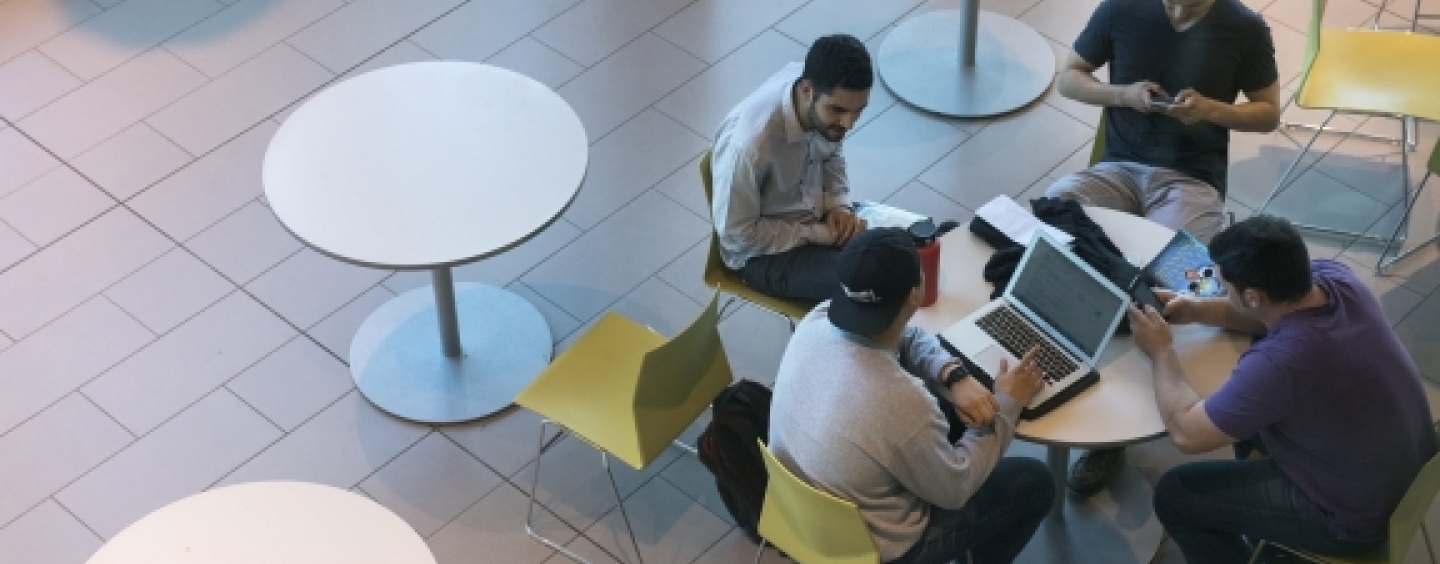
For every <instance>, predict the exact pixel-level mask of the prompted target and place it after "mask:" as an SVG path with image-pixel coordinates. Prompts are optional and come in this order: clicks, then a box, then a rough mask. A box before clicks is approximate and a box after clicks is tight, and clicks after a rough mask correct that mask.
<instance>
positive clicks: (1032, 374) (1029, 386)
mask: <svg viewBox="0 0 1440 564" xmlns="http://www.w3.org/2000/svg"><path fill="white" fill-rule="evenodd" d="M1038 356H1040V347H1039V346H1038V345H1037V346H1034V347H1031V348H1030V352H1027V353H1025V356H1024V357H1023V358H1021V359H1020V362H1018V363H1016V364H1015V366H1010V363H1009V362H1008V361H1006V360H1004V359H1001V360H1000V377H999V378H996V379H995V391H997V392H1003V393H1004V394H1005V395H1007V396H1010V398H1011V399H1014V400H1015V401H1016V402H1018V403H1019V404H1020V405H1029V404H1030V400H1031V399H1033V398H1034V397H1035V394H1038V393H1040V388H1042V387H1044V384H1043V383H1042V380H1041V379H1040V365H1039V364H1038V363H1036V362H1035V358H1036V357H1038Z"/></svg>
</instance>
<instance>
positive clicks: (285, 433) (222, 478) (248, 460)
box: [187, 386, 389, 491]
mask: <svg viewBox="0 0 1440 564" xmlns="http://www.w3.org/2000/svg"><path fill="white" fill-rule="evenodd" d="M221 388H225V390H226V391H228V392H230V393H231V394H232V395H237V397H238V394H235V392H234V390H230V389H229V388H228V387H226V386H221ZM217 389H219V388H217ZM359 392H360V390H359V389H358V388H353V387H352V388H350V389H349V390H346V391H345V393H343V394H340V397H337V398H335V399H334V400H331V401H330V403H327V404H325V406H324V407H322V408H320V409H319V410H317V411H316V412H315V413H312V414H310V416H309V417H306V418H305V420H304V421H301V422H300V423H299V424H298V425H296V426H295V430H292V431H282V432H281V433H280V434H279V435H278V436H276V437H275V439H274V440H272V441H270V442H269V443H268V444H266V445H265V446H263V447H261V448H259V449H257V450H256V451H255V452H254V453H253V454H251V455H250V456H248V457H246V458H245V460H244V461H242V462H240V463H239V464H236V465H235V466H233V467H231V468H230V469H229V470H227V471H226V472H225V473H224V474H222V475H221V476H220V477H219V478H216V479H215V480H214V481H212V482H210V484H209V485H207V486H205V489H204V490H201V491H209V490H212V489H214V488H215V487H217V486H219V485H220V483H221V482H224V481H225V480H226V479H227V478H229V477H230V476H233V475H235V472H237V471H239V470H240V469H241V468H244V467H245V466H246V465H248V464H250V463H251V462H253V461H255V459H256V458H258V457H260V455H262V454H265V453H266V452H269V451H270V449H272V448H274V447H275V445H278V444H280V442H281V441H284V440H285V439H286V438H288V437H290V436H291V435H293V434H294V433H295V431H298V430H300V428H301V427H304V426H305V425H306V424H307V423H309V422H311V421H314V420H315V418H316V417H319V416H320V414H321V413H324V412H325V411H326V410H329V409H330V408H331V407H334V406H335V405H337V404H339V403H340V402H341V401H343V400H344V399H345V398H347V397H349V396H350V395H351V394H357V393H359ZM361 397H362V399H363V396H361ZM192 405H193V404H192ZM187 409H188V407H187ZM251 409H254V408H253V407H252V408H251ZM387 416H388V414H387ZM388 463H389V462H388V461H386V462H385V463H382V465H383V464H388ZM358 483H359V482H356V484H358ZM350 487H354V485H351V486H350Z"/></svg>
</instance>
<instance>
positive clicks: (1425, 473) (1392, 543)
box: [1250, 422, 1440, 564]
mask: <svg viewBox="0 0 1440 564" xmlns="http://www.w3.org/2000/svg"><path fill="white" fill-rule="evenodd" d="M1435 434H1436V435H1437V436H1440V422H1436V423H1435ZM1437 491H1440V455H1436V456H1433V457H1431V458H1430V461H1429V462H1426V463H1425V466H1423V467H1421V468H1420V473H1419V474H1417V475H1416V476H1415V480H1414V481H1412V482H1410V488H1409V489H1407V490H1405V496H1404V497H1402V498H1400V504H1399V505H1397V506H1395V512H1394V513H1391V514H1390V537H1389V538H1388V539H1387V540H1386V542H1384V543H1382V544H1381V545H1380V546H1377V547H1375V548H1374V549H1373V550H1371V551H1369V552H1366V553H1364V554H1355V555H1350V556H1319V555H1316V554H1310V553H1308V552H1305V551H1302V550H1296V549H1293V548H1290V547H1288V546H1285V545H1283V544H1279V543H1273V542H1266V541H1260V544H1259V545H1257V546H1256V547H1255V552H1254V553H1253V554H1251V555H1250V563H1251V564H1254V563H1255V562H1256V559H1257V558H1259V557H1260V553H1262V552H1264V551H1265V547H1267V546H1273V547H1275V548H1278V549H1281V550H1284V551H1286V552H1289V553H1291V554H1294V555H1296V556H1299V557H1301V558H1304V559H1306V560H1309V561H1311V562H1318V563H1320V564H1376V563H1382V562H1383V563H1394V564H1400V563H1401V562H1405V555H1406V554H1408V553H1409V552H1410V544H1411V542H1413V541H1414V540H1415V533H1416V532H1419V533H1420V537H1421V538H1422V539H1424V540H1425V551H1426V553H1427V554H1429V556H1430V562H1432V563H1433V562H1435V551H1434V549H1433V548H1432V547H1431V546H1430V536H1429V534H1428V533H1426V532H1425V513H1426V512H1427V511H1429V509H1430V503H1431V502H1433V501H1435V494H1436V492H1437Z"/></svg>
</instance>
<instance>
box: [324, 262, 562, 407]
mask: <svg viewBox="0 0 1440 564" xmlns="http://www.w3.org/2000/svg"><path fill="white" fill-rule="evenodd" d="M455 310H456V316H457V317H458V318H459V322H460V346H461V348H462V349H463V351H464V354H462V355H461V356H460V357H459V358H448V357H446V356H445V355H444V353H443V352H442V351H441V345H440V328H439V321H438V320H437V318H436V312H435V297H434V289H433V288H432V287H430V286H426V287H424V288H419V289H416V290H411V291H409V292H406V293H404V294H401V295H399V296H397V297H396V298H395V299H393V300H390V301H389V302H386V303H385V305H382V306H380V308H379V309H377V310H375V312H374V313H371V314H370V317H368V318H366V319H365V322H364V323H363V324H361V325H360V329H359V330H358V331H356V333H355V339H354V340H353V341H351V342H350V372H351V374H352V375H353V376H354V377H355V385H356V386H358V387H359V388H360V393H362V394H364V395H365V398H366V399H368V400H370V402H371V403H373V404H375V406H376V407H379V408H380V409H383V410H385V411H386V412H388V413H390V414H392V415H395V416H396V417H400V418H403V419H409V420H411V421H418V422H422V423H459V422H462V421H470V420H473V419H478V418H481V417H484V416H486V415H490V414H492V413H495V412H497V411H500V410H501V409H504V408H505V407H507V406H509V405H510V403H511V402H512V401H514V399H515V396H516V395H517V394H519V393H520V391H521V390H523V389H525V386H527V385H528V384H529V383H530V381H531V380H533V379H534V378H535V376H536V375H538V374H539V373H540V371H541V370H543V369H544V368H545V366H546V365H548V364H549V363H550V353H551V351H552V346H551V343H550V326H549V324H547V323H546V322H545V318H544V317H542V316H541V315H540V312H539V311H538V310H536V309H535V306H533V305H531V304H530V302H528V301H525V299H524V298H522V297H520V296H519V295H517V294H515V293H514V292H511V291H509V290H505V289H502V288H496V287H494V286H484V285H480V284H463V283H462V284H456V285H455Z"/></svg>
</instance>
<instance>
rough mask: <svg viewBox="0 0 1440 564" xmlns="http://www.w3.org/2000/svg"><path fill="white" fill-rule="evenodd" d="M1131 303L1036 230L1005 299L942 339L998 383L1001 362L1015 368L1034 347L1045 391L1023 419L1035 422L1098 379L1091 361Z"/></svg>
mask: <svg viewBox="0 0 1440 564" xmlns="http://www.w3.org/2000/svg"><path fill="white" fill-rule="evenodd" d="M1129 303H1130V297H1129V296H1128V295H1127V294H1126V293H1125V291H1124V290H1121V289H1120V288H1119V287H1118V286H1116V285H1115V284H1113V283H1111V282H1110V280H1109V279H1107V278H1105V276H1104V275H1102V274H1100V273H1099V272H1097V271H1096V270H1095V269H1093V268H1091V267H1090V265H1088V264H1085V261H1083V260H1080V257H1078V256H1075V253H1072V252H1070V250H1069V249H1066V248H1065V247H1064V246H1063V245H1061V244H1059V243H1057V242H1056V241H1055V240H1054V239H1051V238H1049V237H1047V236H1045V234H1044V232H1043V230H1036V232H1035V238H1034V240H1032V241H1031V242H1030V248H1029V249H1026V251H1025V256H1024V257H1023V258H1021V259H1020V265H1019V266H1017V267H1016V268H1015V274H1014V275H1012V276H1011V277H1010V285H1009V286H1008V287H1006V288H1005V295H1004V296H1001V297H1000V298H997V299H995V300H992V301H991V302H990V303H987V304H985V305H983V306H981V307H980V309H978V310H975V312H973V313H971V314H970V315H968V316H966V317H965V318H964V319H961V320H960V321H958V322H956V323H955V324H954V325H951V326H950V327H949V328H948V329H945V331H943V332H941V334H940V338H941V342H942V343H943V344H944V345H945V347H946V348H947V349H950V352H951V354H954V355H955V356H958V357H962V359H963V360H965V361H968V362H967V364H968V366H967V368H970V369H971V370H972V371H975V370H976V369H977V368H978V369H979V372H980V374H977V377H979V378H980V379H981V380H982V381H985V380H987V379H989V378H990V376H991V375H994V376H999V368H1000V360H1001V359H1007V360H1008V361H1009V363H1010V365H1011V366H1014V364H1015V363H1016V362H1018V359H1019V358H1020V357H1021V356H1023V355H1024V354H1025V352H1026V351H1028V350H1030V347H1031V346H1032V345H1036V344H1039V345H1040V347H1041V352H1040V356H1039V358H1038V361H1039V364H1040V370H1041V372H1042V373H1043V378H1044V379H1045V387H1044V388H1043V389H1041V390H1040V393H1038V394H1036V395H1035V399H1033V400H1031V401H1030V405H1028V406H1027V407H1026V409H1025V411H1024V412H1023V413H1022V414H1021V417H1023V418H1025V419H1034V418H1036V417H1039V416H1041V415H1044V414H1046V413H1048V412H1049V411H1050V410H1052V409H1054V408H1055V407H1056V406H1058V405H1060V404H1062V403H1065V401H1066V400H1068V399H1070V398H1071V397H1073V396H1074V395H1075V394H1078V393H1080V391H1081V390H1084V389H1085V388H1086V387H1088V386H1089V385H1090V384H1093V383H1095V381H1096V380H1098V379H1099V374H1098V373H1097V372H1095V362H1096V360H1097V359H1099V358H1100V353H1102V352H1104V350H1105V345H1106V344H1108V343H1109V342H1110V336H1111V335H1113V334H1114V333H1115V327H1116V326H1117V325H1119V323H1120V319H1121V317H1122V316H1124V315H1125V307H1126V305H1127V304H1129Z"/></svg>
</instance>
